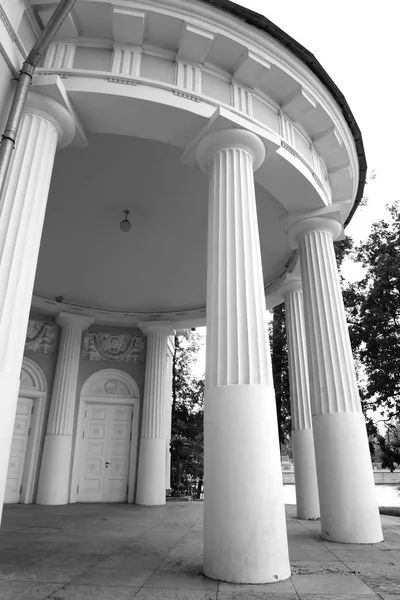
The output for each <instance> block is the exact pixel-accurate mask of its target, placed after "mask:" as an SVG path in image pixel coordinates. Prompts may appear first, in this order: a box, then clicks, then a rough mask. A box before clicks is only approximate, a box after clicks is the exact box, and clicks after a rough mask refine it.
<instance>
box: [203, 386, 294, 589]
mask: <svg viewBox="0 0 400 600" xmlns="http://www.w3.org/2000/svg"><path fill="white" fill-rule="evenodd" d="M204 419H205V422H204V435H205V439H204V459H205V464H204V472H205V485H204V489H205V502H204V574H205V575H206V576H207V577H211V578H212V579H220V580H222V581H229V582H232V583H272V582H277V581H280V580H283V579H287V578H288V577H290V566H289V557H288V546H287V535H286V521H285V508H284V501H283V483H282V472H281V464H280V451H279V441H278V426H277V418H276V408H275V397H274V391H273V389H272V388H270V387H268V386H265V385H229V386H219V387H213V388H209V389H206V392H205V415H204Z"/></svg>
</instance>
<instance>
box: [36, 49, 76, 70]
mask: <svg viewBox="0 0 400 600" xmlns="http://www.w3.org/2000/svg"><path fill="white" fill-rule="evenodd" d="M75 49H76V44H75V43H74V42H53V43H52V44H50V46H49V49H48V50H47V52H46V56H45V58H44V61H43V67H45V68H47V69H72V66H73V63H74V58H75Z"/></svg>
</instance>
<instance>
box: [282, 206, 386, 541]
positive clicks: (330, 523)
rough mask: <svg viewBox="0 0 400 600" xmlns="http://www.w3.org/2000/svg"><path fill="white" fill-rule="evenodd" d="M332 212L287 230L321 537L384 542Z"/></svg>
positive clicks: (336, 227)
mask: <svg viewBox="0 0 400 600" xmlns="http://www.w3.org/2000/svg"><path fill="white" fill-rule="evenodd" d="M332 211H333V209H327V210H326V211H321V213H322V214H321V215H320V216H315V215H314V216H309V217H308V218H307V216H305V217H303V218H302V219H297V220H296V221H295V222H294V223H292V224H291V226H290V228H289V234H290V237H291V239H292V241H293V242H294V243H297V244H298V247H299V250H300V263H301V273H302V283H303V293H304V311H305V322H306V337H307V349H308V364H309V374H310V399H311V411H312V417H313V431H314V444H315V458H316V464H317V475H318V489H319V499H320V509H321V531H322V537H323V538H324V539H327V540H331V541H338V542H347V543H359V544H362V543H365V544H368V543H375V542H379V541H381V540H382V529H381V523H380V518H379V511H378V505H377V498H376V493H375V485H374V477H373V472H372V465H371V458H370V452H369V445H368V438H367V432H366V427H365V421H364V417H363V414H362V411H361V403H360V399H359V395H358V388H357V381H356V374H355V369H354V363H353V356H352V351H351V346H350V338H349V333H348V328H347V323H346V315H345V311H344V305H343V299H342V294H341V289H340V280H339V275H338V270H337V265H336V258H335V252H334V247H333V241H334V239H336V238H337V236H338V235H339V234H340V232H341V229H342V227H341V225H340V223H339V222H338V220H337V218H338V217H337V216H336V215H335V214H334V213H333V212H332Z"/></svg>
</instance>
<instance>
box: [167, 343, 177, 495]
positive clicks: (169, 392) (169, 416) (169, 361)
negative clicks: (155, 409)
mask: <svg viewBox="0 0 400 600" xmlns="http://www.w3.org/2000/svg"><path fill="white" fill-rule="evenodd" d="M174 351H175V336H173V335H170V336H169V338H168V352H167V364H166V372H165V390H164V393H165V401H164V407H165V429H164V432H165V448H166V450H165V454H166V456H165V487H166V489H170V488H171V452H170V443H171V426H172V378H173V373H172V366H173V360H174Z"/></svg>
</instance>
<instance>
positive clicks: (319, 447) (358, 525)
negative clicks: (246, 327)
mask: <svg viewBox="0 0 400 600" xmlns="http://www.w3.org/2000/svg"><path fill="white" fill-rule="evenodd" d="M313 431H314V443H315V458H316V464H317V474H318V490H319V499H320V507H321V535H322V538H323V539H325V540H329V541H333V542H343V543H346V544H375V543H377V542H381V541H382V540H383V535H382V527H381V520H380V516H379V509H378V502H377V497H376V491H375V483H374V476H373V471H372V464H371V458H370V453H369V447H368V438H367V432H366V428H365V421H364V416H363V414H362V413H361V412H357V413H356V412H348V413H329V414H324V415H317V416H316V417H313Z"/></svg>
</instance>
